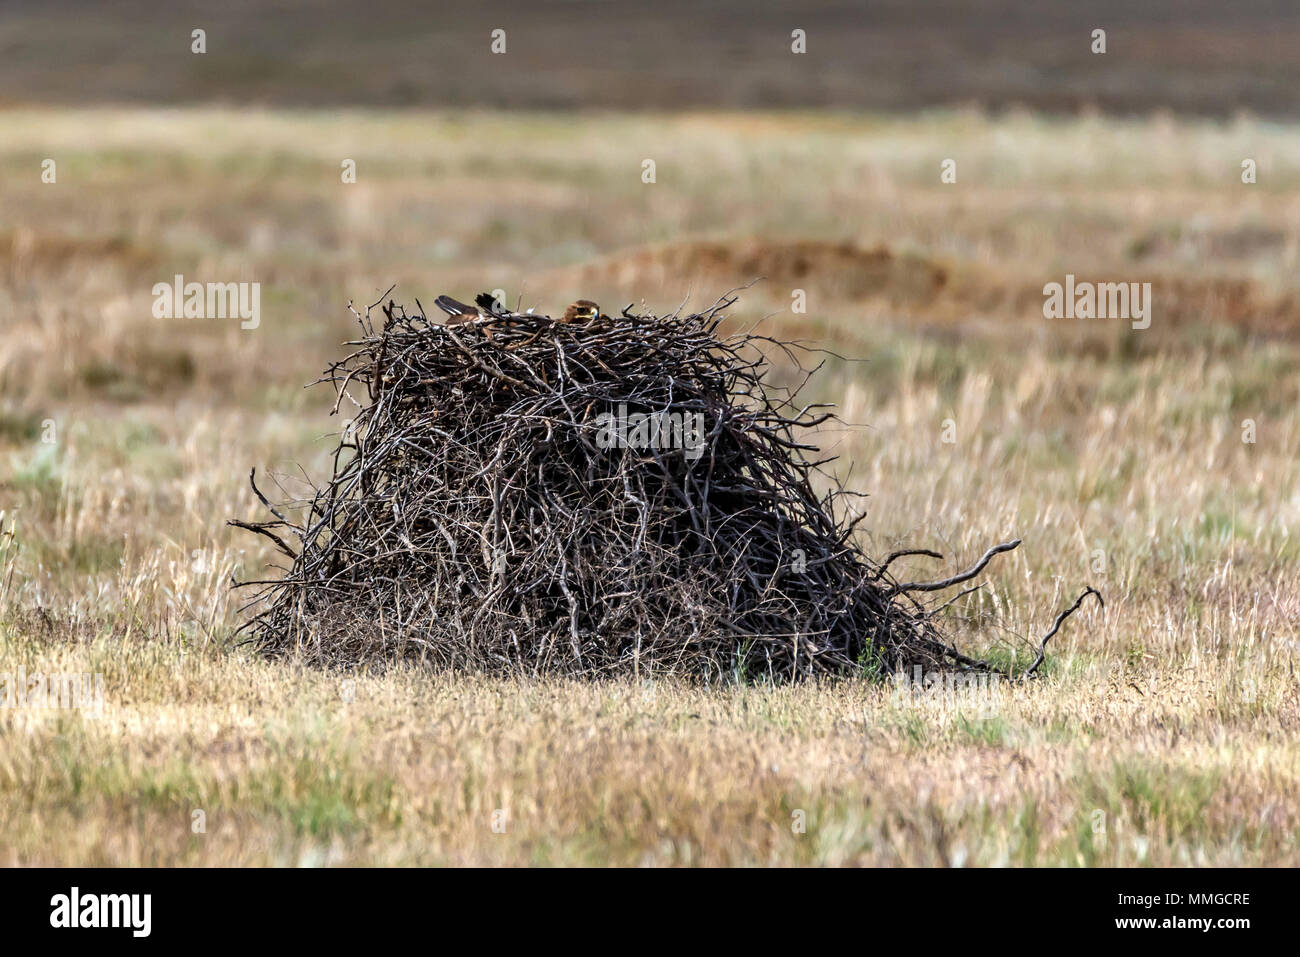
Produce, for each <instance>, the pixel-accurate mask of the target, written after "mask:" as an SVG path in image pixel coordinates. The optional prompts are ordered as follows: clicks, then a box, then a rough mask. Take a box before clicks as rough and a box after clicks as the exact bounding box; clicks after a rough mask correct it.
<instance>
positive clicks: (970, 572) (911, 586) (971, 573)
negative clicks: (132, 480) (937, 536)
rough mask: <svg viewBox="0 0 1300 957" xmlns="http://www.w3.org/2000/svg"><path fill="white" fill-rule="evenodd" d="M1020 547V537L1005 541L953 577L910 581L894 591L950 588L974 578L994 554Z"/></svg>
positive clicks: (895, 587)
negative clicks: (928, 580) (930, 580)
mask: <svg viewBox="0 0 1300 957" xmlns="http://www.w3.org/2000/svg"><path fill="white" fill-rule="evenodd" d="M1019 547H1020V539H1018V538H1017V539H1016V540H1015V541H1011V542H1003V543H1002V544H1001V545H994V546H993V547H992V548H990V549H989V550H988V551H987V552H985V553H984V557H983V558H981V559H980V560H979V561H978V562H976V563H975V564H974V565H973V566H971V567H970V568H968V569H967V570H966V571H964V572H962V573H961V574H960V575H953V576H952V577H951V578H945V579H944V580H943V581H937V582H908V583H907V584H906V585H895V586H894V592H895V593H897V592H909V591H939V590H941V589H944V588H950V587H952V586H953V585H960V584H961V583H962V582H966V581H970V580H971V579H972V578H974V577H975V576H976V575H978V574H979V573H980V572H982V571H983V570H984V566H985V565H987V564H988V563H989V561H990V559H992V558H993V556H994V555H996V554H998V553H999V552H1009V551H1011V550H1012V549H1015V548H1019Z"/></svg>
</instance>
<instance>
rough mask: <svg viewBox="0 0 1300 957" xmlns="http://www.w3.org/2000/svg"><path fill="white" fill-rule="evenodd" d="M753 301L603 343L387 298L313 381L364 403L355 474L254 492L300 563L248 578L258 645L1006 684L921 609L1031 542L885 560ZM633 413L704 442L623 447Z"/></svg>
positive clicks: (818, 410) (626, 330)
mask: <svg viewBox="0 0 1300 957" xmlns="http://www.w3.org/2000/svg"><path fill="white" fill-rule="evenodd" d="M733 301H734V299H732V298H728V297H724V298H723V299H721V300H719V301H718V302H717V303H715V304H714V305H713V306H712V307H710V308H709V309H706V310H704V311H703V312H699V313H691V314H687V315H681V314H673V315H669V316H642V315H635V314H633V313H631V312H630V311H628V310H624V311H623V313H622V314H621V315H619V316H604V315H601V316H600V317H599V318H598V319H596V320H594V321H592V322H589V323H586V324H582V325H578V324H566V323H562V322H557V321H555V320H552V319H550V318H548V317H545V316H531V315H519V314H506V313H501V314H490V315H486V316H485V317H483V318H481V319H479V320H477V321H474V322H465V323H463V324H460V325H456V326H448V325H441V324H438V323H434V322H432V321H430V320H429V319H428V318H427V317H426V316H425V315H424V311H423V309H422V308H421V309H420V311H419V312H418V313H413V314H408V313H407V312H406V310H405V309H403V308H402V307H400V306H397V305H395V304H394V303H393V302H392V301H391V300H390V301H389V302H388V304H387V305H385V306H383V314H384V322H383V325H382V328H380V329H378V330H376V329H375V327H374V325H373V324H372V322H371V321H370V309H367V310H366V311H365V313H364V314H357V318H358V321H359V322H360V324H361V329H362V335H361V337H360V338H358V339H356V340H354V341H352V342H351V343H349V345H350V346H351V347H352V349H353V351H352V352H351V354H350V355H348V356H347V357H346V358H345V359H342V360H340V361H339V362H336V363H334V364H333V365H332V366H331V367H330V368H329V370H327V372H326V373H325V375H324V376H323V377H322V378H321V379H320V380H318V381H319V382H329V383H331V384H332V385H333V386H334V388H335V389H336V391H337V400H336V402H335V405H334V412H335V413H337V412H338V410H339V408H340V405H341V404H342V403H343V402H345V401H351V402H353V403H355V405H356V406H357V407H358V411H357V412H356V414H355V416H354V417H353V419H352V420H351V422H350V423H349V424H348V426H347V427H346V428H345V429H344V430H343V431H342V433H341V436H340V439H339V443H338V447H337V449H336V450H335V454H334V474H333V475H332V476H331V477H330V478H329V480H328V481H326V482H325V483H324V484H323V485H321V486H320V487H319V488H318V489H317V490H316V491H315V494H314V495H313V496H312V497H311V498H310V499H309V500H304V501H298V502H292V503H286V504H285V505H281V506H276V505H273V504H272V503H271V502H270V501H269V500H268V499H267V498H266V497H265V496H264V495H263V493H262V492H261V491H260V490H258V489H257V485H256V481H255V476H254V485H253V487H254V490H256V491H257V494H258V497H259V498H260V499H261V501H262V502H263V503H264V504H265V505H266V507H267V508H268V509H269V510H270V511H271V512H272V515H273V517H272V518H271V519H269V520H266V521H257V522H244V521H234V522H232V524H234V525H237V526H239V527H241V528H245V529H249V530H251V531H254V532H257V533H258V534H260V535H263V536H265V537H267V538H269V539H270V540H271V541H273V542H274V543H275V545H276V547H277V548H278V549H279V550H280V552H281V553H282V554H283V555H284V556H286V557H287V558H288V559H289V560H290V563H289V565H288V567H286V568H284V569H283V574H282V575H280V576H279V577H276V578H273V579H268V580H262V581H257V582H249V583H245V584H246V585H250V586H254V587H256V588H257V593H256V597H255V599H254V603H255V604H256V605H257V608H258V610H257V613H256V614H255V616H254V617H252V618H251V619H250V620H249V621H248V622H247V624H246V625H245V628H246V629H248V631H249V632H250V637H251V640H252V641H253V642H254V643H256V645H257V646H259V647H260V648H261V649H262V650H264V651H266V652H267V653H270V654H285V653H293V654H297V655H301V656H303V657H305V658H307V659H308V660H311V661H316V662H322V663H335V664H343V665H353V664H357V663H360V662H365V661H372V660H376V659H390V660H391V659H405V660H419V661H424V662H429V663H431V664H435V665H439V666H446V667H453V668H464V669H474V670H480V671H489V672H517V673H518V672H522V673H528V674H536V673H550V674H568V675H586V676H595V675H611V674H633V675H663V674H678V675H685V676H690V677H693V678H703V679H706V680H713V679H717V678H724V677H727V676H742V677H745V678H756V677H760V676H767V677H769V678H771V679H773V680H788V679H796V678H802V677H807V676H811V675H819V674H834V675H863V674H871V675H884V674H889V673H893V672H895V671H896V670H897V669H899V668H900V667H902V668H906V669H908V670H909V671H910V670H911V669H912V668H913V667H914V666H916V665H918V664H919V665H922V666H923V667H925V668H927V669H933V668H946V669H950V668H958V669H979V668H984V667H987V666H986V665H984V663H983V662H979V661H976V660H973V659H971V658H969V657H967V656H965V655H963V654H961V653H960V652H958V651H957V650H956V649H955V648H954V647H952V646H951V645H950V644H949V642H948V641H947V640H946V639H945V638H944V636H943V635H942V634H941V633H940V631H939V629H938V628H937V627H936V624H935V622H934V620H933V617H932V615H931V614H930V612H929V611H928V610H927V608H926V607H925V606H924V605H923V604H922V603H921V602H920V601H919V600H918V599H917V598H916V597H915V596H916V595H917V593H920V592H927V591H932V590H938V589H940V588H946V587H949V586H951V585H955V584H957V583H959V582H963V581H966V580H968V579H970V578H972V577H974V576H975V575H976V574H978V573H979V572H980V571H981V570H982V569H983V567H984V565H985V564H987V562H988V561H989V559H990V558H991V557H992V556H993V555H994V554H996V553H997V552H999V551H1005V550H1008V549H1010V548H1014V547H1015V546H1016V545H1018V544H1019V542H1014V543H1008V544H1007V545H1002V546H997V547H996V548H994V549H990V551H989V553H988V554H986V555H985V556H984V558H983V559H982V560H981V562H980V563H979V564H978V565H977V566H976V567H975V568H974V569H972V570H970V571H969V572H965V573H963V574H962V575H959V576H954V577H953V578H952V579H948V580H946V581H943V582H929V583H921V582H912V583H900V582H898V581H896V580H895V579H894V578H892V577H891V575H890V573H889V567H888V566H889V563H890V562H891V561H893V560H894V558H896V557H898V556H899V555H902V554H913V553H912V552H900V553H896V554H895V555H892V556H889V558H887V559H886V560H885V561H884V562H882V563H879V564H877V563H874V562H872V561H871V560H870V559H869V558H868V557H867V556H866V555H865V554H863V552H862V551H861V549H860V547H859V546H858V545H857V544H856V543H855V536H854V528H855V525H856V524H857V522H858V521H860V517H859V518H857V519H850V518H848V517H847V516H848V513H849V511H850V509H848V508H847V507H846V503H845V499H846V498H847V497H848V496H849V495H850V494H851V493H849V492H847V491H846V490H845V489H844V488H843V486H842V485H841V484H840V483H839V482H837V481H835V480H834V479H833V478H832V477H831V476H829V475H828V474H826V473H824V471H823V466H824V464H825V461H828V460H820V461H819V460H818V459H816V458H815V457H814V456H815V455H816V448H815V446H813V445H812V444H810V443H809V442H808V441H806V436H807V434H808V432H809V430H811V429H815V428H816V427H818V426H820V425H821V424H822V423H824V422H826V421H828V420H830V419H831V418H833V416H832V413H830V412H829V411H827V410H826V409H824V408H822V407H816V406H799V405H797V404H796V397H797V394H798V389H782V388H779V387H777V386H775V385H773V384H772V383H771V382H769V381H768V377H767V375H766V373H767V371H768V368H769V367H768V361H767V358H766V357H767V355H768V354H769V353H770V352H771V350H772V349H774V348H775V349H780V350H784V351H785V353H786V354H788V355H791V356H793V355H794V351H793V349H794V347H793V344H791V343H788V342H782V341H778V340H775V339H771V338H768V337H764V336H758V335H753V334H735V335H730V336H722V335H721V334H720V333H719V325H720V323H721V322H722V318H723V310H724V309H726V308H727V307H728V306H730V305H731V304H732V302H733ZM417 305H418V301H417ZM372 308H373V307H372ZM805 381H806V380H805ZM617 415H623V416H625V417H635V416H638V415H640V416H643V417H645V418H643V419H638V420H637V421H638V423H644V422H645V421H646V420H647V419H649V420H653V421H657V422H659V423H661V424H662V423H665V422H677V423H686V422H688V421H689V422H694V423H696V424H698V425H699V426H700V427H701V428H700V430H699V435H694V434H692V435H691V436H690V437H689V439H688V438H687V437H686V435H685V433H684V432H682V431H681V430H680V429H679V431H678V432H676V433H675V436H676V441H675V442H674V441H661V440H660V441H651V442H649V443H648V444H647V443H645V442H641V443H637V442H624V443H623V444H621V445H619V444H615V445H611V443H610V441H609V434H608V433H606V434H604V435H603V436H602V429H607V428H608V425H609V423H610V421H611V419H610V417H611V416H617ZM674 416H676V418H675V419H674V418H673V417H674ZM685 417H689V418H685ZM659 434H660V437H661V436H662V432H660V433H659ZM602 437H603V438H604V440H603V441H602V440H601V439H602ZM642 437H643V438H644V436H642ZM670 438H672V435H670ZM818 486H820V487H823V488H827V489H829V491H825V492H822V493H818V492H817V491H816V490H815V489H816V488H817V487H818ZM1058 624H1059V622H1058ZM1040 658H1041V655H1040ZM1035 667H1037V665H1035Z"/></svg>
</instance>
